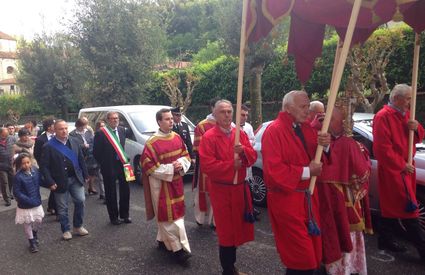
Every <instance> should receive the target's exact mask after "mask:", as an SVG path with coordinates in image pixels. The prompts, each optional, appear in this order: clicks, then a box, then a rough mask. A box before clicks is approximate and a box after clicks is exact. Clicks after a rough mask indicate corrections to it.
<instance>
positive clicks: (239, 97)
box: [233, 0, 248, 184]
mask: <svg viewBox="0 0 425 275" xmlns="http://www.w3.org/2000/svg"><path fill="white" fill-rule="evenodd" d="M247 9H248V0H243V7H242V24H241V40H240V45H239V70H238V92H237V95H236V132H235V145H238V144H239V141H240V133H241V106H242V90H243V77H244V68H245V46H246V17H247V14H246V13H247ZM238 157H239V156H238V155H237V154H235V158H238ZM237 183H238V171H236V173H235V177H234V179H233V184H237Z"/></svg>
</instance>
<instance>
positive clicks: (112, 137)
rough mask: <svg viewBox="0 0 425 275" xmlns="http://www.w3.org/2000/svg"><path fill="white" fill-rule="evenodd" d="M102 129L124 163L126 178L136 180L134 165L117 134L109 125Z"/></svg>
mask: <svg viewBox="0 0 425 275" xmlns="http://www.w3.org/2000/svg"><path fill="white" fill-rule="evenodd" d="M100 129H101V131H102V132H103V133H104V134H105V136H106V138H107V139H108V141H109V143H110V144H111V145H112V148H114V150H115V152H116V153H117V156H118V158H119V160H120V161H121V163H122V164H123V168H124V175H125V180H126V181H133V180H136V177H135V176H134V170H133V167H131V164H130V163H129V161H128V157H127V155H126V153H125V151H124V148H122V146H121V143H120V142H119V140H118V137H117V135H116V134H115V133H114V132H113V131H112V129H111V128H110V127H109V126H105V127H102V128H100Z"/></svg>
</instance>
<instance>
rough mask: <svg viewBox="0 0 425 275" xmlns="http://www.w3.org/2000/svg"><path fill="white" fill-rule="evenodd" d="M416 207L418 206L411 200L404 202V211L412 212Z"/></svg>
mask: <svg viewBox="0 0 425 275" xmlns="http://www.w3.org/2000/svg"><path fill="white" fill-rule="evenodd" d="M416 209H418V206H417V205H416V204H415V203H414V202H413V201H411V200H409V201H408V202H407V204H406V212H407V213H412V212H415V211H416Z"/></svg>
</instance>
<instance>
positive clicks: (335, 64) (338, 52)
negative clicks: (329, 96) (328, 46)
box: [331, 38, 343, 87]
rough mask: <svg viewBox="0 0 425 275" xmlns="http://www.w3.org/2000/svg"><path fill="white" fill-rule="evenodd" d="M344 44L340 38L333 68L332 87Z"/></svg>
mask: <svg viewBox="0 0 425 275" xmlns="http://www.w3.org/2000/svg"><path fill="white" fill-rule="evenodd" d="M342 45H343V43H342V41H341V38H338V43H337V44H336V50H335V58H334V66H333V69H332V78H331V87H332V83H333V82H334V80H335V72H336V67H337V65H338V62H339V58H340V57H341V50H342Z"/></svg>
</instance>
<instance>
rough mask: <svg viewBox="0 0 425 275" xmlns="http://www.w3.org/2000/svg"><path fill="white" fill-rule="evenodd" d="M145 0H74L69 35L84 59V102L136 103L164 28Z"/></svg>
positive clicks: (158, 55) (160, 54)
mask: <svg viewBox="0 0 425 275" xmlns="http://www.w3.org/2000/svg"><path fill="white" fill-rule="evenodd" d="M156 11H157V10H156V8H155V6H154V4H152V3H151V2H150V1H143V2H140V3H139V2H133V1H125V0H88V1H79V9H78V11H77V13H76V18H77V21H76V23H75V24H74V26H73V31H72V33H73V37H74V39H75V41H76V42H77V44H78V46H79V47H80V49H81V52H82V55H83V57H84V58H85V59H86V60H87V62H88V64H89V69H90V78H91V81H90V82H89V85H88V88H89V89H88V92H87V93H86V97H85V98H84V101H85V102H86V104H87V105H117V104H128V103H130V102H131V103H133V104H137V103H141V102H142V96H143V93H142V92H143V91H144V90H145V89H146V87H147V85H148V83H149V82H150V81H151V80H152V69H153V66H154V65H155V64H157V63H159V62H160V61H161V60H162V59H163V45H164V44H165V33H164V29H163V26H162V25H161V20H160V19H161V18H160V17H157V16H156V15H157V12H156Z"/></svg>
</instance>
